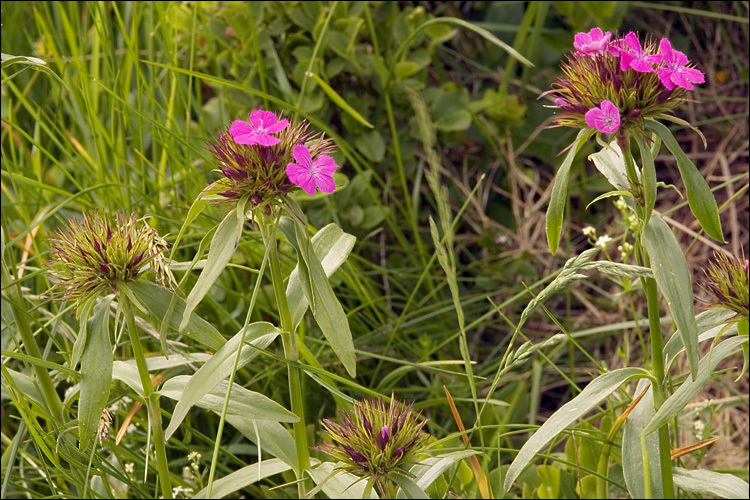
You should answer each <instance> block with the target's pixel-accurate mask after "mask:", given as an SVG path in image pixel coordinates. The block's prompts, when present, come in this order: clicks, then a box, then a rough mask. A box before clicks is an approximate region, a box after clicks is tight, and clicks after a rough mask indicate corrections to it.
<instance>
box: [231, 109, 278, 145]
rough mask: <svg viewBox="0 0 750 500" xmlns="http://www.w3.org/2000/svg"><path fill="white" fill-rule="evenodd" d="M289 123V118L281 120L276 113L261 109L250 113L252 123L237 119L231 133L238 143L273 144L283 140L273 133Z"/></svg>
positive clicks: (233, 123)
mask: <svg viewBox="0 0 750 500" xmlns="http://www.w3.org/2000/svg"><path fill="white" fill-rule="evenodd" d="M288 125H289V121H288V120H281V121H279V119H278V118H276V115H275V114H274V113H271V112H270V111H263V110H261V109H259V110H257V111H253V112H252V113H250V123H247V122H243V121H242V120H235V121H233V122H232V126H231V127H229V134H230V135H231V136H232V139H234V142H236V143H237V144H260V145H261V146H273V145H274V144H278V143H279V142H281V139H279V138H278V137H273V136H272V135H271V134H275V133H277V132H281V131H282V130H284V129H285V128H287V126H288Z"/></svg>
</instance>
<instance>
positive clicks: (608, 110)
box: [584, 101, 620, 134]
mask: <svg viewBox="0 0 750 500" xmlns="http://www.w3.org/2000/svg"><path fill="white" fill-rule="evenodd" d="M584 118H585V119H586V124H587V125H588V126H589V127H591V128H593V129H596V130H598V131H599V132H602V133H604V134H612V133H614V132H616V131H617V129H618V128H620V110H619V109H617V106H615V105H614V103H613V102H611V101H602V103H601V104H600V105H599V107H598V108H591V109H590V110H588V111H587V112H586V114H585V115H584Z"/></svg>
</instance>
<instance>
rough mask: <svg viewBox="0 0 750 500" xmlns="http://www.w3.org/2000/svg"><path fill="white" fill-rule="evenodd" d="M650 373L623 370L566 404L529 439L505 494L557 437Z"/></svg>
mask: <svg viewBox="0 0 750 500" xmlns="http://www.w3.org/2000/svg"><path fill="white" fill-rule="evenodd" d="M648 376H649V373H648V372H647V371H646V370H644V369H642V368H621V369H619V370H615V371H613V372H608V373H604V374H602V375H600V376H598V377H596V378H595V379H594V380H592V381H591V382H590V383H589V384H588V385H587V386H586V387H585V388H584V389H583V391H581V393H580V394H579V395H578V396H576V397H575V398H573V399H572V400H571V401H569V402H567V403H565V404H564V405H563V406H562V407H561V408H560V409H559V410H557V411H556V412H555V413H553V414H552V416H550V417H549V418H548V419H547V421H546V422H544V424H542V426H541V427H540V428H539V429H537V431H536V432H535V433H534V434H533V435H532V436H531V438H529V440H528V441H526V443H525V444H524V445H523V447H522V448H521V450H520V451H519V452H518V455H516V458H515V460H513V463H511V464H510V467H508V472H507V475H506V476H505V482H504V483H503V492H504V493H507V492H508V490H510V487H511V486H513V481H515V480H516V478H517V477H518V475H519V474H520V473H521V472H523V470H524V469H525V468H526V466H528V465H529V464H530V463H531V461H532V460H534V457H535V456H536V454H537V453H538V452H539V450H541V449H542V447H544V445H546V444H547V443H548V442H549V441H550V440H552V439H553V438H554V437H555V436H557V435H558V434H560V433H561V432H562V431H564V430H565V429H566V428H567V427H568V426H569V425H570V424H572V423H573V422H575V421H576V420H577V419H579V418H581V417H583V416H584V415H585V414H586V413H587V412H588V411H589V410H590V409H591V408H593V407H594V406H596V405H597V404H598V403H599V402H600V401H601V400H602V399H604V398H606V397H607V396H608V395H609V394H610V393H612V392H613V391H614V390H616V389H617V388H618V387H619V386H620V385H621V384H624V383H625V382H628V381H629V380H632V379H634V378H644V377H648Z"/></svg>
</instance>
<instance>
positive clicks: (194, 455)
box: [188, 451, 201, 462]
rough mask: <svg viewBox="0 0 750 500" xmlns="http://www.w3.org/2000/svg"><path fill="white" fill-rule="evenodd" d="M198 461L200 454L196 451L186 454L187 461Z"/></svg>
mask: <svg viewBox="0 0 750 500" xmlns="http://www.w3.org/2000/svg"><path fill="white" fill-rule="evenodd" d="M200 459H201V454H200V453H198V452H197V451H191V452H190V453H188V460H192V461H194V462H197V461H198V460H200Z"/></svg>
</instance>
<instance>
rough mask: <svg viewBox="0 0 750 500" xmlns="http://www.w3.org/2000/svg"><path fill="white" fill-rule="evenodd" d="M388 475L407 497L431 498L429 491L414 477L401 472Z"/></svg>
mask: <svg viewBox="0 0 750 500" xmlns="http://www.w3.org/2000/svg"><path fill="white" fill-rule="evenodd" d="M388 477H389V478H391V479H392V480H393V482H394V483H396V484H397V485H398V486H399V487H400V488H401V491H403V492H404V495H405V496H406V498H429V497H428V496H427V493H425V491H424V490H423V489H422V488H420V487H419V485H418V484H417V483H416V482H414V480H413V479H412V478H410V477H407V476H404V475H401V474H399V473H395V474H391V475H389V476H388Z"/></svg>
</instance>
